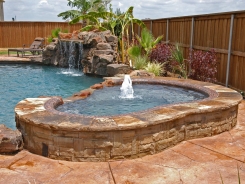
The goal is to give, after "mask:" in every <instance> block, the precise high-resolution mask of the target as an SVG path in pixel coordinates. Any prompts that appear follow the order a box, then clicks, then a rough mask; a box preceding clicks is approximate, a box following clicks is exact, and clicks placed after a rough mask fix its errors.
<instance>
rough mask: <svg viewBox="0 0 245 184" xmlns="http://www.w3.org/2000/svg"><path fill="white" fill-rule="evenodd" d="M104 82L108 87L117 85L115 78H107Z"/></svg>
mask: <svg viewBox="0 0 245 184" xmlns="http://www.w3.org/2000/svg"><path fill="white" fill-rule="evenodd" d="M103 84H105V86H107V87H113V86H115V85H116V84H115V82H114V81H113V80H106V81H105V82H104V83H103Z"/></svg>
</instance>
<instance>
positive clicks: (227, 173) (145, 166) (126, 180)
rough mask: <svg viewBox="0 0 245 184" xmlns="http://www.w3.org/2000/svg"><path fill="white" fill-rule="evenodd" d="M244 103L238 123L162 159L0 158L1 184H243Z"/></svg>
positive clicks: (159, 156) (25, 153) (182, 145)
mask: <svg viewBox="0 0 245 184" xmlns="http://www.w3.org/2000/svg"><path fill="white" fill-rule="evenodd" d="M244 162H245V101H244V100H243V101H242V103H241V104H240V105H239V115H238V123H237V125H236V127H235V128H234V129H232V130H231V131H229V132H225V133H222V134H220V135H217V136H214V137H209V138H202V139H194V140H190V141H185V142H182V143H180V144H179V145H177V146H175V147H173V148H170V149H167V150H165V151H163V152H161V153H158V154H155V155H151V156H146V157H143V158H140V159H134V160H124V161H112V162H99V163H96V162H79V163H78V162H67V161H58V160H51V159H47V158H44V157H42V156H38V155H34V154H31V153H29V152H28V151H26V150H24V151H21V152H20V153H18V154H16V155H14V156H6V155H0V183H1V184H6V183H8V184H10V183H14V184H22V183H23V184H24V183H31V184H32V183H33V184H34V183H36V184H38V183H45V184H46V183H50V184H51V183H55V184H58V183H59V184H63V183H71V184H75V183H78V184H80V183H86V184H87V183H88V184H89V183H101V184H102V183H103V184H106V183H111V184H113V183H121V184H138V183H140V184H158V183H159V184H164V183H167V184H172V183H174V184H175V183H183V184H194V183H198V184H205V183H207V184H216V183H222V180H221V177H220V175H221V176H222V179H223V182H224V183H225V184H236V183H238V169H239V173H240V178H241V182H242V183H243V182H245V164H244Z"/></svg>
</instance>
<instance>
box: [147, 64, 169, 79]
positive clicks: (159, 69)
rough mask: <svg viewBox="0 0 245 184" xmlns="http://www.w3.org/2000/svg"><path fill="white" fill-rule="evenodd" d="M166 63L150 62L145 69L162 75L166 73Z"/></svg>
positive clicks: (156, 74)
mask: <svg viewBox="0 0 245 184" xmlns="http://www.w3.org/2000/svg"><path fill="white" fill-rule="evenodd" d="M164 65H165V64H164V63H148V64H147V66H146V67H145V70H146V71H147V72H150V73H154V74H155V76H160V75H161V74H162V73H164V67H165V66H164Z"/></svg>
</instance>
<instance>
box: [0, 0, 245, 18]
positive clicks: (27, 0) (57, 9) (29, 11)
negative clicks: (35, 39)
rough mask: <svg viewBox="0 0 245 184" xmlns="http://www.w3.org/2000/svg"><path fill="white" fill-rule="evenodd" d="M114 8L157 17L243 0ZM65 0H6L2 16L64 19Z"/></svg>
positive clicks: (243, 6)
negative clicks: (60, 15) (61, 15)
mask: <svg viewBox="0 0 245 184" xmlns="http://www.w3.org/2000/svg"><path fill="white" fill-rule="evenodd" d="M111 4H112V7H113V9H114V10H116V8H120V10H121V11H122V12H125V11H126V10H127V9H128V8H129V7H130V6H134V17H135V18H138V19H145V18H150V19H158V18H170V17H178V16H188V15H200V14H209V13H219V12H229V11H239V10H245V0H120V1H116V0H112V1H111ZM70 9H71V8H70V7H69V6H67V0H5V3H4V20H5V21H12V18H16V21H48V22H53V21H55V22H57V21H64V20H62V19H61V18H60V17H57V15H58V14H59V13H61V12H63V11H66V10H70Z"/></svg>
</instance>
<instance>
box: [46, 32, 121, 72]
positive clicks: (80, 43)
mask: <svg viewBox="0 0 245 184" xmlns="http://www.w3.org/2000/svg"><path fill="white" fill-rule="evenodd" d="M117 43H118V38H117V37H116V36H114V35H112V34H111V32H110V31H103V32H94V31H90V32H77V31H75V32H73V33H60V34H59V39H53V42H51V43H50V44H49V45H48V46H47V47H46V48H45V49H44V52H43V63H45V64H51V65H56V66H60V67H70V66H71V65H72V67H80V66H82V68H83V72H84V73H85V74H96V75H101V76H107V65H109V64H114V63H117Z"/></svg>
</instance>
